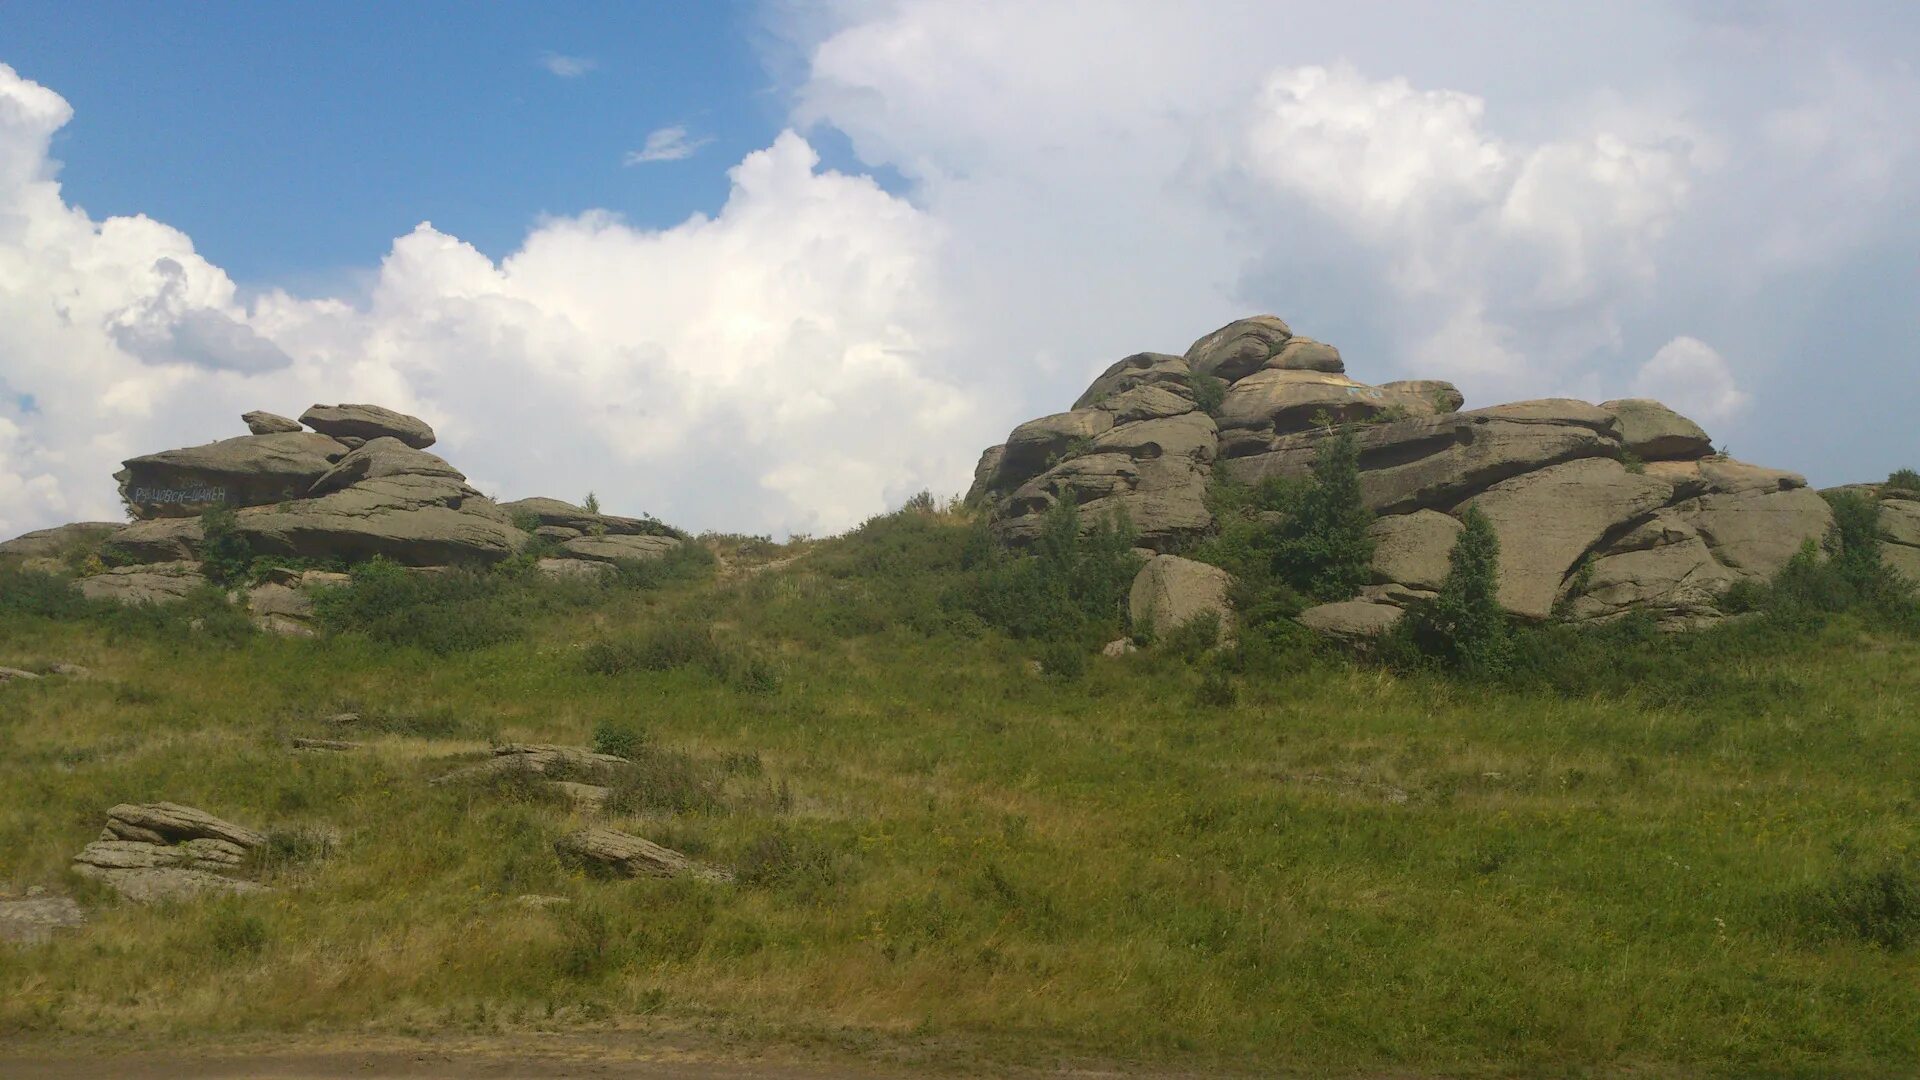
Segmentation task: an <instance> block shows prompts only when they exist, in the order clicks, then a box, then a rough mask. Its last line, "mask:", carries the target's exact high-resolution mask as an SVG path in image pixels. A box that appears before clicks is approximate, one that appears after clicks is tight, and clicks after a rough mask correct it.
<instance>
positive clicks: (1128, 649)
mask: <svg viewBox="0 0 1920 1080" xmlns="http://www.w3.org/2000/svg"><path fill="white" fill-rule="evenodd" d="M1139 651H1140V646H1138V645H1135V644H1134V643H1133V639H1132V638H1114V639H1113V640H1112V641H1109V642H1107V643H1106V644H1105V645H1102V646H1100V655H1101V656H1114V657H1119V656H1127V655H1129V654H1131V653H1136V652H1139Z"/></svg>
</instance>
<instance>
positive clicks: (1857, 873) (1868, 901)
mask: <svg viewBox="0 0 1920 1080" xmlns="http://www.w3.org/2000/svg"><path fill="white" fill-rule="evenodd" d="M1796 899H1797V903H1795V904H1794V905H1793V906H1795V907H1797V908H1798V916H1799V920H1800V922H1801V925H1802V926H1803V927H1805V928H1806V929H1808V930H1810V931H1812V932H1813V933H1814V934H1816V935H1817V936H1822V937H1849V938H1853V939H1854V940H1856V941H1861V942H1865V943H1866V944H1869V945H1873V946H1875V947H1877V948H1881V949H1885V950H1886V951H1888V952H1898V951H1900V950H1901V949H1904V948H1906V947H1907V945H1908V944H1910V943H1911V942H1912V941H1913V940H1914V938H1915V937H1916V936H1920V861H1917V860H1915V859H1913V858H1912V857H1900V858H1887V859H1883V860H1881V861H1879V862H1877V863H1874V864H1871V865H1864V866H1863V865H1860V864H1859V863H1857V862H1855V863H1852V864H1849V865H1846V866H1843V867H1842V868H1841V869H1840V870H1838V871H1837V872H1836V873H1835V874H1834V875H1833V877H1832V878H1831V879H1830V880H1828V881H1825V882H1822V883H1820V884H1818V885H1815V886H1813V887H1811V888H1809V889H1807V890H1805V891H1804V892H1803V893H1802V894H1801V895H1800V896H1799V897H1797V898H1796Z"/></svg>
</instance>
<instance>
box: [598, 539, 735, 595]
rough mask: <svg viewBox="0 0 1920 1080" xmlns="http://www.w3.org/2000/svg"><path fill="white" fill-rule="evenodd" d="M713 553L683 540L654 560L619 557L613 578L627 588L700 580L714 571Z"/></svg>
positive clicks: (653, 586) (661, 587)
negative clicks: (682, 542)
mask: <svg viewBox="0 0 1920 1080" xmlns="http://www.w3.org/2000/svg"><path fill="white" fill-rule="evenodd" d="M714 562H715V560H714V557H713V552H712V551H709V550H708V549H707V546H706V545H705V544H698V543H691V542H689V543H684V544H681V545H679V546H678V547H675V548H672V549H670V550H668V551H667V552H666V553H665V554H664V555H661V556H659V557H658V558H653V559H621V560H619V561H618V562H616V563H614V564H613V565H614V569H615V571H616V573H615V575H614V581H615V582H616V583H617V584H619V585H620V586H621V587H623V588H628V589H664V588H666V587H667V586H669V585H679V584H683V583H685V582H690V581H699V580H701V579H703V578H705V577H707V576H708V575H709V574H711V573H712V572H713V567H714Z"/></svg>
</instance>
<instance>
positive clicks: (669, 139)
mask: <svg viewBox="0 0 1920 1080" xmlns="http://www.w3.org/2000/svg"><path fill="white" fill-rule="evenodd" d="M712 141H713V139H712V137H711V136H709V137H705V138H699V139H689V138H687V129H686V128H685V127H682V126H681V125H679V124H675V125H673V126H672V127H663V128H660V129H659V130H657V131H653V132H650V133H649V134H648V135H647V141H646V144H645V145H644V146H642V147H641V148H640V149H638V150H629V151H627V156H626V157H625V158H624V159H623V161H624V162H625V164H628V165H641V164H645V163H646V162H649V161H682V160H685V159H686V158H690V157H692V156H693V155H694V154H695V153H697V152H698V151H699V150H700V148H701V147H703V146H705V145H707V144H708V143H710V142H712Z"/></svg>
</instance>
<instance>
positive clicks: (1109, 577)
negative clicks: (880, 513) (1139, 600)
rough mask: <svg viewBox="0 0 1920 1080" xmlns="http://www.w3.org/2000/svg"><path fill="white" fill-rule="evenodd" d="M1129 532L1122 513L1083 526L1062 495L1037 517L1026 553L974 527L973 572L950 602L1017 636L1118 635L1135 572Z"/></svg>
mask: <svg viewBox="0 0 1920 1080" xmlns="http://www.w3.org/2000/svg"><path fill="white" fill-rule="evenodd" d="M1134 535H1135V534H1134V531H1133V528H1132V526H1131V524H1130V523H1129V522H1128V521H1127V520H1126V518H1125V516H1124V515H1116V516H1114V517H1109V518H1103V519H1101V520H1099V521H1097V522H1095V523H1094V524H1093V526H1092V527H1091V528H1088V529H1082V528H1081V525H1080V511H1079V508H1078V507H1077V506H1075V505H1074V504H1073V502H1072V500H1071V499H1062V500H1060V501H1059V502H1057V503H1055V504H1054V505H1053V507H1052V508H1051V509H1049V510H1048V511H1047V513H1046V516H1045V518H1044V519H1043V520H1042V522H1041V530H1040V536H1039V539H1038V541H1037V543H1036V544H1035V545H1034V552H1033V554H1032V555H1029V556H1019V555H1013V554H1009V553H1007V552H1003V551H1001V550H1000V549H999V548H998V546H997V545H996V544H995V543H994V541H993V539H992V537H991V536H989V535H988V534H987V533H986V531H985V529H984V528H981V529H980V530H979V532H978V533H977V534H976V538H975V543H974V545H973V546H972V547H971V548H970V551H969V559H968V561H969V562H970V563H971V565H972V567H973V569H974V571H975V572H974V573H973V574H972V575H971V576H970V578H969V579H968V580H964V581H962V582H959V583H956V587H955V588H954V589H953V590H952V593H951V594H950V600H951V602H953V603H954V604H955V605H957V606H962V607H964V608H965V609H967V610H971V611H972V612H973V613H974V614H976V615H978V616H979V617H980V618H981V619H982V620H983V621H985V622H986V623H987V624H988V625H991V626H997V627H999V628H1000V629H1002V630H1005V631H1006V632H1007V633H1009V634H1012V635H1013V636H1014V637H1017V638H1049V639H1069V638H1071V639H1077V640H1079V641H1081V642H1082V643H1083V644H1084V643H1090V642H1091V641H1092V640H1094V639H1096V638H1100V637H1102V636H1105V637H1113V636H1117V635H1118V633H1119V631H1120V628H1121V626H1122V625H1124V621H1125V618H1126V609H1127V594H1128V592H1129V591H1130V590H1131V589H1132V587H1133V578H1134V575H1135V574H1137V573H1139V571H1140V557H1139V556H1138V555H1135V554H1134V552H1133V541H1134Z"/></svg>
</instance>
